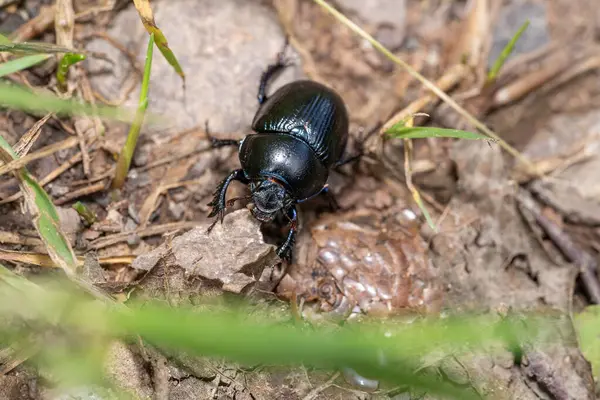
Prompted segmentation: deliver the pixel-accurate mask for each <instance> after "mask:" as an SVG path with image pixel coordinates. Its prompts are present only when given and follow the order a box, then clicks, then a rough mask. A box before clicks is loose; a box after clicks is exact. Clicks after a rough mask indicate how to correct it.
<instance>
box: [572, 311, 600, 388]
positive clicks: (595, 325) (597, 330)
mask: <svg viewBox="0 0 600 400" xmlns="http://www.w3.org/2000/svg"><path fill="white" fill-rule="evenodd" d="M573 323H574V324H575V328H576V330H577V335H578V337H579V346H580V347H581V352H582V353H583V355H584V356H585V358H586V359H587V360H588V361H589V362H590V364H592V372H593V373H594V378H595V379H598V378H600V306H598V305H595V306H588V307H587V308H586V309H585V310H584V311H583V312H581V313H579V314H577V315H575V318H574V319H573Z"/></svg>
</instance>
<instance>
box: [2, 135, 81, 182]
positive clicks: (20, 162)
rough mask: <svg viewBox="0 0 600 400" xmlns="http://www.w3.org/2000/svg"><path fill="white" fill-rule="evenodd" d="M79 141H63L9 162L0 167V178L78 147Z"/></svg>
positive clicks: (72, 138)
mask: <svg viewBox="0 0 600 400" xmlns="http://www.w3.org/2000/svg"><path fill="white" fill-rule="evenodd" d="M78 142H79V141H78V140H77V138H75V137H71V138H68V139H67V140H63V141H62V142H58V143H54V144H51V145H49V146H46V147H44V148H42V149H40V150H39V151H36V152H35V153H31V154H28V155H26V156H25V157H22V158H18V159H16V160H13V161H11V162H9V163H8V164H6V165H3V166H2V167H0V176H2V175H4V174H7V173H9V172H12V171H15V170H17V169H20V168H23V167H24V166H26V165H27V164H29V163H30V162H32V161H34V160H37V159H40V158H44V157H47V156H49V155H51V154H54V153H56V152H57V151H60V150H65V149H70V148H71V147H73V146H76V145H77V143H78Z"/></svg>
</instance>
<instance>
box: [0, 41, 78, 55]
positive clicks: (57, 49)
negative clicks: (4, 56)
mask: <svg viewBox="0 0 600 400" xmlns="http://www.w3.org/2000/svg"><path fill="white" fill-rule="evenodd" d="M7 40H8V39H7ZM0 52H7V53H27V54H50V53H74V52H75V51H74V50H73V49H69V48H68V47H63V46H57V45H55V44H51V43H44V42H22V43H13V42H10V41H9V42H8V43H6V42H5V43H3V42H2V41H0Z"/></svg>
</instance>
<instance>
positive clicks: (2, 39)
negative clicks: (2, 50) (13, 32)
mask: <svg viewBox="0 0 600 400" xmlns="http://www.w3.org/2000/svg"><path fill="white" fill-rule="evenodd" d="M11 43H12V42H11V40H10V39H9V38H7V37H6V36H4V35H1V34H0V44H11Z"/></svg>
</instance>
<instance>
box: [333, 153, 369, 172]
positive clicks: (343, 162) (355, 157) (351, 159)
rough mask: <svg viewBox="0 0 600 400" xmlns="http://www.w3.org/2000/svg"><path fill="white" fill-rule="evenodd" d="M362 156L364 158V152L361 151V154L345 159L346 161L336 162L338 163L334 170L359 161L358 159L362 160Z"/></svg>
mask: <svg viewBox="0 0 600 400" xmlns="http://www.w3.org/2000/svg"><path fill="white" fill-rule="evenodd" d="M362 156H363V152H362V151H361V152H360V153H358V154H355V155H353V156H350V157H348V158H344V159H342V160H340V161H338V162H336V163H335V165H334V166H333V167H334V168H339V167H341V166H342V165H346V164H350V163H351V162H353V161H356V160H358V159H359V158H361V157H362Z"/></svg>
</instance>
